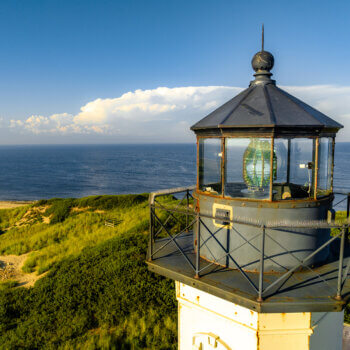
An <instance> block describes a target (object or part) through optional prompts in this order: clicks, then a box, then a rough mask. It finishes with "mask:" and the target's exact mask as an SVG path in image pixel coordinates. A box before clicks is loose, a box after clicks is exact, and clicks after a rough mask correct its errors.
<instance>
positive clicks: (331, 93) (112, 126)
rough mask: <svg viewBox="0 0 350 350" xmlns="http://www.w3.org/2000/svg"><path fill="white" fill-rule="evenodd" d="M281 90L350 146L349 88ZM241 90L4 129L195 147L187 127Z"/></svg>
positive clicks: (130, 100) (145, 94) (102, 103)
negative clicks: (331, 122)
mask: <svg viewBox="0 0 350 350" xmlns="http://www.w3.org/2000/svg"><path fill="white" fill-rule="evenodd" d="M282 88H283V89H285V90H287V91H288V92H289V93H291V94H293V95H295V96H296V97H298V98H300V99H302V100H303V101H305V102H306V103H308V104H310V105H312V106H313V107H315V108H316V109H318V110H320V111H321V112H323V113H325V114H326V115H329V116H330V117H332V118H334V119H336V120H337V121H339V122H340V123H342V124H343V125H344V126H345V130H346V131H342V132H341V133H340V138H339V140H342V141H350V87H347V86H335V85H315V86H285V87H282ZM241 90H242V88H240V87H230V86H197V87H193V86H189V87H177V88H167V87H158V88H156V89H152V90H136V91H134V92H127V93H125V94H123V95H122V96H120V97H116V98H105V99H102V98H98V99H96V100H94V101H91V102H88V103H86V104H85V105H84V106H82V107H81V108H80V111H79V113H77V114H70V113H67V112H66V113H58V114H53V115H50V116H42V115H31V116H29V117H28V118H27V119H25V120H15V119H12V120H10V123H9V125H8V127H10V129H11V130H12V132H15V133H21V134H35V135H77V134H79V135H85V134H86V135H92V134H93V135H101V136H107V135H108V136H109V137H113V136H115V142H148V141H149V142H186V141H188V142H193V140H194V138H193V134H192V132H190V130H189V127H190V126H191V125H192V124H194V123H195V122H196V121H198V120H199V119H201V118H203V117H204V116H205V115H207V114H208V113H210V112H211V111H213V110H214V109H215V108H216V107H218V106H220V105H221V104H223V103H224V102H226V101H227V100H229V99H230V98H232V97H233V96H235V95H236V94H237V93H239V92H240V91H241ZM2 127H4V123H2Z"/></svg>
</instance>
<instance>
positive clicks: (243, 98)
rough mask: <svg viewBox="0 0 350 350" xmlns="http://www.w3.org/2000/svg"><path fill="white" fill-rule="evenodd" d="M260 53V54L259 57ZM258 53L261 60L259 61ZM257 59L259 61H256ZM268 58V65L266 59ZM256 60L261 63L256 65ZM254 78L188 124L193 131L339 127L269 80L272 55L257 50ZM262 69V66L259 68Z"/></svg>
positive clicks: (311, 130)
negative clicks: (241, 88) (194, 122)
mask: <svg viewBox="0 0 350 350" xmlns="http://www.w3.org/2000/svg"><path fill="white" fill-rule="evenodd" d="M259 55H260V56H259ZM262 56H263V59H264V60H262ZM257 59H260V60H261V61H258V63H257ZM269 59H270V61H271V62H272V63H271V62H270V65H268V69H267V65H266V62H267V61H268V60H269ZM260 62H264V64H265V65H264V66H262V64H261V65H260V66H259V63H260ZM252 65H253V68H254V69H255V71H256V74H255V76H256V79H255V80H254V81H252V82H251V84H250V87H249V88H248V89H246V90H244V91H242V92H241V93H240V94H238V95H237V96H235V97H234V98H232V99H231V100H229V101H228V102H226V103H225V104H224V105H222V106H221V107H219V108H217V109H216V110H215V111H213V112H212V113H210V114H209V115H208V116H206V117H205V118H203V119H202V120H200V121H199V122H197V123H196V124H194V125H193V126H192V127H191V130H193V131H195V132H200V131H202V132H205V131H209V130H211V131H213V130H215V129H224V130H222V131H225V130H227V129H240V128H260V130H261V131H262V132H263V131H264V129H268V130H271V129H273V130H275V131H276V130H277V131H283V129H288V130H289V132H290V130H292V129H294V130H295V132H296V133H298V132H299V131H300V130H302V131H303V132H304V133H305V132H309V133H313V132H320V131H322V130H323V131H328V132H333V133H335V132H337V131H338V130H339V129H340V128H342V127H343V126H342V125H341V124H339V123H337V122H336V121H335V120H333V119H331V118H329V117H327V116H326V115H325V114H323V113H321V112H320V111H318V110H316V109H315V108H313V107H311V106H309V105H308V104H306V103H304V102H302V101H301V100H299V99H297V98H296V97H294V96H292V95H290V94H288V93H287V92H286V91H284V90H282V89H280V88H279V87H277V86H276V85H275V81H274V80H271V79H270V76H271V75H272V74H271V73H270V71H269V69H271V68H272V66H273V56H272V55H271V54H270V53H268V52H266V51H260V52H258V53H257V54H256V55H255V56H254V58H253V61H252ZM261 68H263V69H261Z"/></svg>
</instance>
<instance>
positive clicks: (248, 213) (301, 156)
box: [147, 48, 350, 350]
mask: <svg viewBox="0 0 350 350" xmlns="http://www.w3.org/2000/svg"><path fill="white" fill-rule="evenodd" d="M273 65H274V57H273V55H272V54H271V53H269V52H267V51H265V50H264V48H262V50H261V51H260V52H258V53H257V54H255V55H254V57H253V59H252V67H253V69H254V71H255V74H254V76H255V79H254V80H253V81H251V82H250V85H249V87H248V88H247V89H246V90H244V91H242V92H241V93H240V94H239V95H237V96H235V97H234V98H232V99H231V100H229V101H228V102H226V103H225V104H224V105H222V106H221V107H219V108H218V109H216V110H215V111H213V112H212V113H210V114H209V115H208V116H206V117H205V118H204V119H202V120H200V121H199V122H198V123H196V124H195V125H193V126H192V128H191V129H192V130H193V131H194V133H195V134H196V136H197V184H196V186H195V187H193V188H178V189H172V190H163V191H159V192H154V193H152V194H151V196H150V222H151V224H150V241H149V251H148V257H147V264H148V267H149V269H150V270H151V271H154V272H156V273H158V274H161V275H163V276H167V277H169V278H172V279H174V280H175V281H176V282H175V283H176V297H177V300H178V317H179V327H178V341H179V349H181V350H190V349H198V350H199V349H201V350H207V349H218V350H219V349H220V350H222V349H231V350H257V349H259V350H273V349H283V350H289V349H290V350H306V349H312V350H341V348H342V326H343V317H344V314H343V309H344V306H345V305H346V302H347V300H348V298H349V296H350V285H349V283H348V280H347V275H348V272H349V267H350V258H349V257H348V255H349V254H348V249H347V241H348V238H347V234H348V227H349V221H348V219H344V220H343V221H342V222H341V221H336V220H335V216H334V210H333V208H332V204H333V199H334V192H333V165H334V161H333V158H334V146H335V137H336V134H337V132H338V131H339V129H340V128H342V125H340V124H339V123H337V122H336V121H334V120H333V119H331V118H329V117H327V116H326V115H324V114H323V113H321V112H319V111H317V110H316V109H314V108H312V107H311V106H309V105H307V104H306V103H304V102H302V101H301V100H299V99H297V98H296V97H294V96H292V95H290V94H288V93H287V92H285V91H284V90H282V89H280V88H279V87H277V86H276V82H275V80H272V79H271V76H272V73H271V70H272V68H273ZM294 74H295V73H294ZM181 192H183V193H184V196H183V198H182V196H181ZM170 194H172V196H173V197H171V196H169V195H170ZM162 197H163V199H162ZM169 198H173V200H172V201H170V199H169ZM174 198H175V199H174ZM181 198H182V199H181ZM170 202H171V203H170ZM169 203H170V204H169ZM174 203H175V204H174Z"/></svg>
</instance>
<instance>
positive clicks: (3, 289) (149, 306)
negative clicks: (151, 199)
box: [0, 195, 177, 349]
mask: <svg viewBox="0 0 350 350" xmlns="http://www.w3.org/2000/svg"><path fill="white" fill-rule="evenodd" d="M147 200H148V196H147V195H128V196H95V197H87V198H82V199H51V200H43V201H39V202H38V203H35V204H34V205H30V206H27V207H21V208H16V209H6V210H0V230H1V232H2V233H1V234H0V255H6V254H16V255H19V254H24V253H29V252H31V253H30V255H29V257H28V258H27V260H26V262H25V264H24V266H23V270H24V271H26V272H32V271H35V272H36V273H39V274H42V273H43V272H47V274H45V276H44V277H43V278H41V279H39V280H38V281H37V282H36V284H35V286H34V287H33V288H18V287H17V288H14V286H15V283H16V282H15V281H6V282H2V283H0V320H1V322H0V349H18V348H32V349H34V348H45V349H57V348H59V349H113V348H115V349H140V348H143V349H172V348H174V349H175V348H176V334H177V329H176V328H177V327H176V323H177V320H176V304H175V293H174V287H173V282H172V281H169V280H166V279H164V278H161V277H159V276H156V275H154V274H151V273H149V272H148V271H147V267H146V265H145V263H144V261H145V253H146V250H147V230H148V215H149V213H148V202H147ZM165 200H167V199H165ZM168 200H169V201H172V199H171V198H168ZM106 219H114V220H116V221H117V223H118V224H117V226H116V227H114V228H111V227H106V226H105V225H104V221H105V220H106ZM0 260H1V259H0Z"/></svg>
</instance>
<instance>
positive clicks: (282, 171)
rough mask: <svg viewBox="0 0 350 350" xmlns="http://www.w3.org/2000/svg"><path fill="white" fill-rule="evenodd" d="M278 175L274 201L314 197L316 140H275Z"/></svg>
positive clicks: (274, 188)
mask: <svg viewBox="0 0 350 350" xmlns="http://www.w3.org/2000/svg"><path fill="white" fill-rule="evenodd" d="M274 149H275V154H276V158H277V174H276V178H275V179H274V184H273V200H294V199H308V198H310V197H312V196H313V192H314V178H315V165H314V164H315V161H314V159H315V140H314V139H309V138H294V139H293V138H289V139H283V138H278V139H275V144H274Z"/></svg>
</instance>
